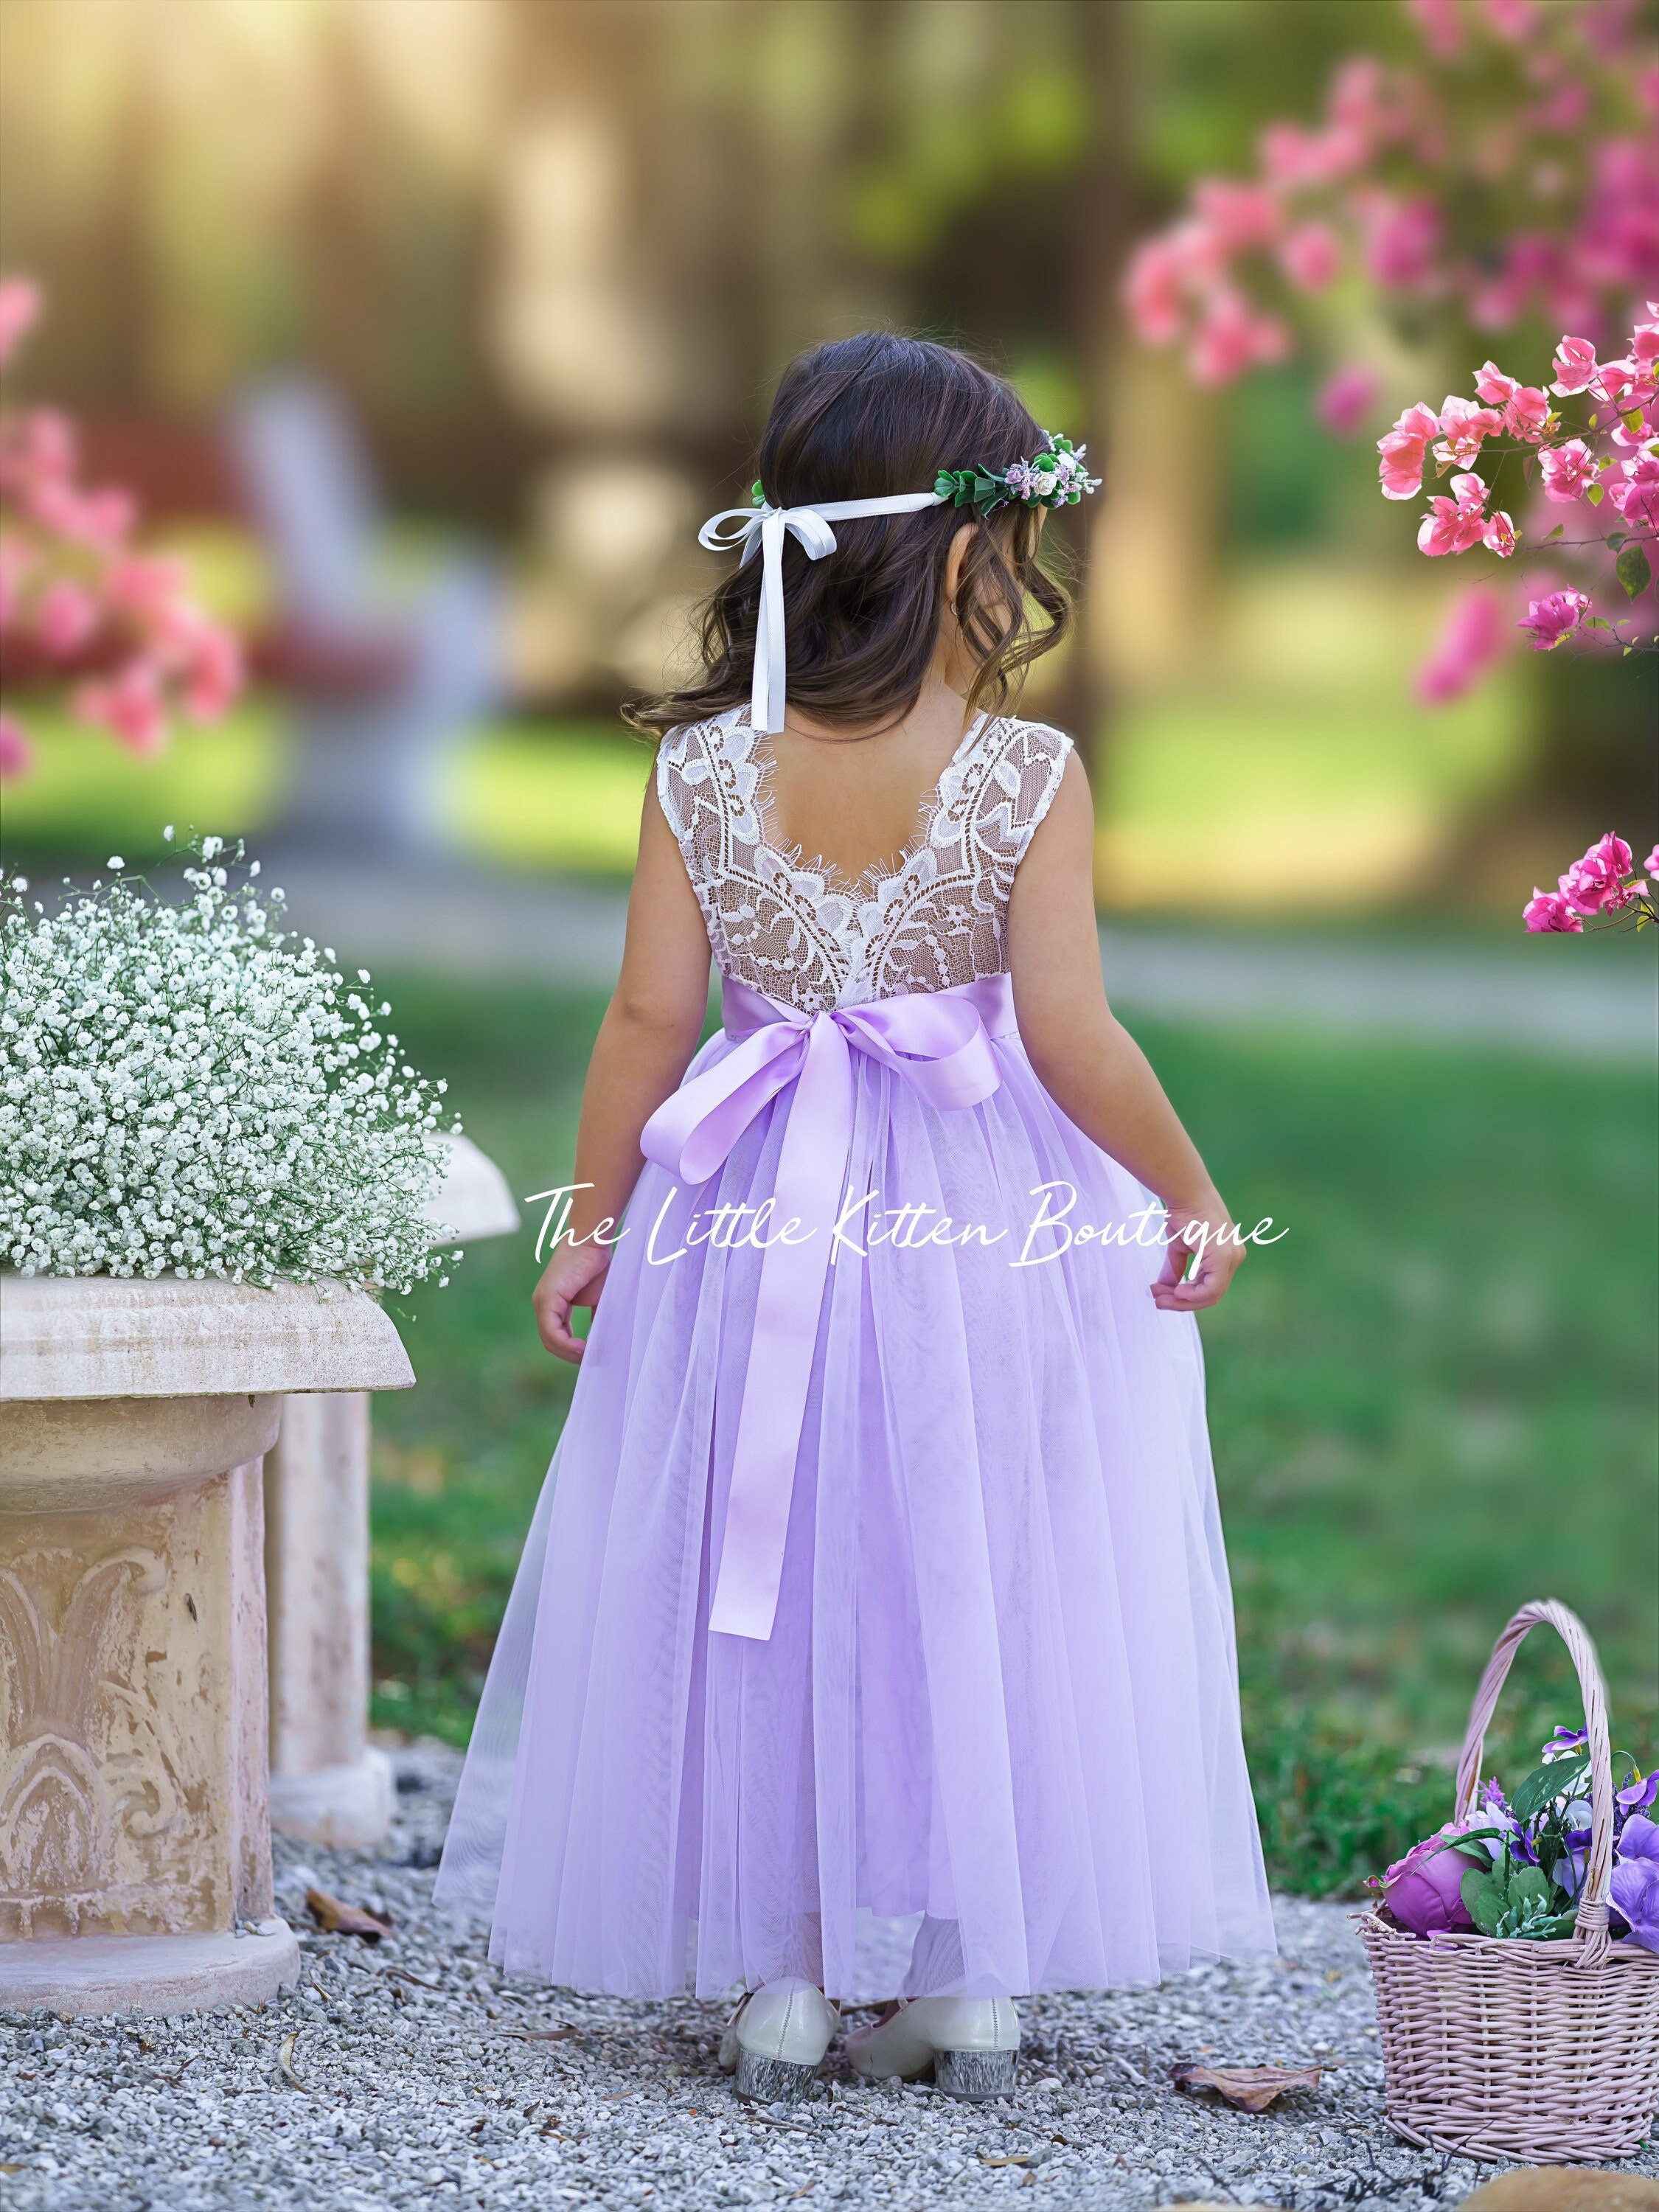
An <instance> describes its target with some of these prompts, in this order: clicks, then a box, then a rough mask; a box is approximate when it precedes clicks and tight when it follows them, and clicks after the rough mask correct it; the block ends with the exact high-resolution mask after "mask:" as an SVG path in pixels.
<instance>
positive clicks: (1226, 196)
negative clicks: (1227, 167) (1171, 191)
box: [1193, 177, 1285, 253]
mask: <svg viewBox="0 0 1659 2212" xmlns="http://www.w3.org/2000/svg"><path fill="white" fill-rule="evenodd" d="M1193 210H1194V213H1195V214H1196V216H1198V219H1199V221H1200V222H1202V223H1207V224H1208V226H1209V228H1211V230H1212V232H1213V233H1214V234H1215V236H1216V237H1217V238H1218V240H1219V241H1220V243H1221V245H1222V246H1223V247H1224V248H1225V251H1227V252H1230V253H1231V252H1241V251H1243V249H1245V248H1247V247H1249V246H1267V245H1271V243H1272V242H1273V240H1274V239H1275V238H1276V237H1277V236H1278V235H1279V231H1280V230H1281V228H1283V227H1284V221H1285V210H1284V208H1283V206H1282V205H1281V204H1280V202H1279V195H1278V194H1277V193H1276V192H1273V191H1268V189H1267V186H1266V185H1241V184H1237V183H1235V182H1234V181H1233V180H1232V179H1231V178H1228V177H1200V179H1199V180H1198V182H1197V183H1196V184H1195V185H1194V187H1193Z"/></svg>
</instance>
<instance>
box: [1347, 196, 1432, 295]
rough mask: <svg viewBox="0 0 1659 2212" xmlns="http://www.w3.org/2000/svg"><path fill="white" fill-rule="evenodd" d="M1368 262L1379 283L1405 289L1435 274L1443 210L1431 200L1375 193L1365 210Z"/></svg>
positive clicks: (1366, 260)
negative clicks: (1401, 197)
mask: <svg viewBox="0 0 1659 2212" xmlns="http://www.w3.org/2000/svg"><path fill="white" fill-rule="evenodd" d="M1363 213H1364V216H1365V222H1366V240H1365V265H1366V267H1367V268H1368V269H1369V270H1370V273H1371V275H1372V276H1374V277H1375V278H1376V281H1377V283H1379V284H1386V285H1389V286H1391V287H1392V288H1394V289H1396V290H1405V289H1411V288H1413V287H1414V286H1417V285H1419V284H1421V283H1424V282H1425V280H1426V279H1427V278H1428V277H1429V276H1430V275H1431V273H1432V271H1433V268H1434V257H1435V251H1436V248H1437V246H1439V243H1440V229H1441V224H1440V210H1439V209H1438V208H1437V206H1436V205H1435V204H1434V202H1433V201H1432V200H1431V199H1429V198H1428V197H1425V196H1419V197H1418V198H1416V199H1411V200H1404V201H1401V200H1395V199H1394V198H1392V197H1389V195H1388V194H1386V193H1378V194H1376V195H1375V196H1374V197H1372V199H1371V200H1370V204H1369V205H1368V206H1367V207H1366V208H1365V209H1364V210H1363Z"/></svg>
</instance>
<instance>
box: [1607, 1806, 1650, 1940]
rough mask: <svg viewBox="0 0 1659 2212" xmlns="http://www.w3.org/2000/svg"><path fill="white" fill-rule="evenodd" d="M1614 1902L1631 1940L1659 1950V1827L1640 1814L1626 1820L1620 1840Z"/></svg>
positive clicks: (1614, 1880) (1614, 1879) (1615, 1870)
mask: <svg viewBox="0 0 1659 2212" xmlns="http://www.w3.org/2000/svg"><path fill="white" fill-rule="evenodd" d="M1613 1909H1614V1911H1616V1912H1617V1913H1618V1914H1619V1916H1620V1917H1621V1918H1622V1919H1623V1920H1624V1921H1625V1923H1626V1928H1627V1930H1628V1933H1629V1936H1630V1940H1631V1942H1632V1943H1640V1944H1641V1945H1642V1946H1643V1948H1644V1949H1646V1950H1649V1951H1659V1826H1655V1825H1654V1823H1653V1822H1652V1821H1651V1820H1648V1819H1646V1818H1645V1817H1644V1815H1643V1814H1640V1813H1633V1814H1632V1815H1631V1817H1630V1819H1629V1820H1626V1823H1625V1832H1624V1834H1623V1835H1622V1836H1621V1837H1620V1839H1619V1857H1618V1858H1617V1859H1616V1860H1615V1861H1614V1863H1613Z"/></svg>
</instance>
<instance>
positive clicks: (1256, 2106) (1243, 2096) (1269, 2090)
mask: <svg viewBox="0 0 1659 2212" xmlns="http://www.w3.org/2000/svg"><path fill="white" fill-rule="evenodd" d="M1320 2079H1321V2069H1320V2068H1319V2067H1317V2066H1176V2067H1173V2068H1171V2069H1170V2080H1171V2081H1173V2082H1174V2083H1175V2085H1176V2088H1177V2089H1213V2090H1214V2091H1215V2092H1216V2093H1217V2095H1218V2096H1221V2097H1225V2099H1226V2100H1227V2102H1228V2103H1229V2104H1230V2105H1237V2106H1239V2107H1240V2108H1241V2110H1243V2111H1244V2112H1266V2111H1267V2107H1268V2106H1269V2105H1271V2104H1272V2102H1273V2099H1274V2098H1275V2097H1282V2096H1283V2095H1284V2094H1285V2091H1286V2090H1287V2089H1316V2088H1317V2087H1319V2083H1320Z"/></svg>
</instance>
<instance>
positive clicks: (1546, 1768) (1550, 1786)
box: [1510, 1751, 1589, 1826]
mask: <svg viewBox="0 0 1659 2212" xmlns="http://www.w3.org/2000/svg"><path fill="white" fill-rule="evenodd" d="M1588 1769H1589V1753H1588V1752H1587V1751H1580V1752H1575V1753H1574V1754H1573V1756H1572V1757H1571V1759H1549V1760H1547V1761H1546V1763H1545V1764H1544V1765H1542V1766H1535V1767H1534V1769H1533V1771H1532V1772H1531V1773H1530V1774H1529V1775H1528V1777H1527V1778H1526V1780H1525V1781H1524V1782H1523V1783H1522V1784H1521V1786H1520V1788H1519V1789H1518V1790H1516V1793H1515V1795H1514V1796H1513V1797H1512V1798H1510V1808H1511V1810H1512V1811H1513V1812H1514V1814H1515V1817H1516V1820H1519V1821H1520V1822H1521V1823H1522V1826H1525V1824H1526V1823H1527V1822H1528V1820H1531V1819H1532V1818H1533V1816H1534V1814H1536V1813H1540V1812H1541V1811H1542V1810H1543V1808H1544V1807H1545V1806H1546V1805H1553V1803H1554V1802H1555V1800H1556V1799H1557V1798H1558V1797H1566V1796H1571V1795H1573V1793H1574V1786H1575V1784H1577V1783H1578V1782H1580V1781H1581V1780H1582V1779H1583V1776H1584V1774H1585V1772H1586V1771H1587V1770H1588Z"/></svg>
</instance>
